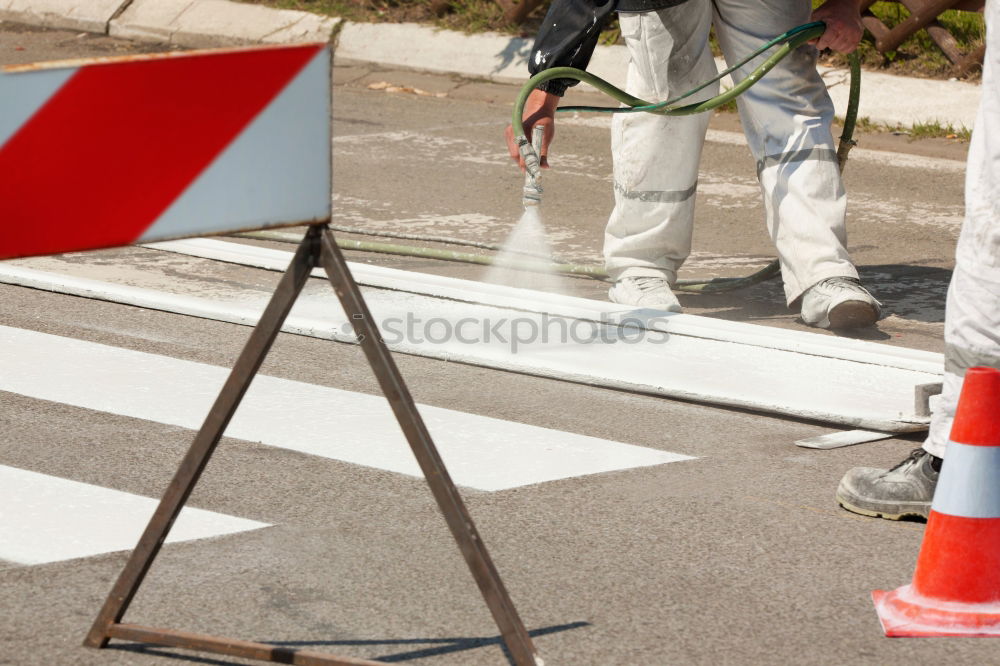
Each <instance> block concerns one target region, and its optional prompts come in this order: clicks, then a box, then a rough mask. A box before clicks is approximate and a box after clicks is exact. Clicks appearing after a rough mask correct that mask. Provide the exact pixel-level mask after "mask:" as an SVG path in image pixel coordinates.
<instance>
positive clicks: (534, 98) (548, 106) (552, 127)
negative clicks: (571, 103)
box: [505, 90, 562, 180]
mask: <svg viewBox="0 0 1000 666" xmlns="http://www.w3.org/2000/svg"><path fill="white" fill-rule="evenodd" d="M560 99H562V98H561V97H560V96H559V95H553V94H552V93H548V92H545V91H544V90H532V91H531V94H530V95H528V99H527V101H526V102H525V103H524V115H523V117H524V134H525V136H532V135H533V132H532V130H533V129H534V128H535V126H538V127H544V134H543V135H542V145H541V150H540V151H538V152H537V154H538V156H539V158H540V159H539V162H538V163H537V164H531V163H530V162H531V153H532V151H530V150H527V149H526V146H527V143H526V141H525V143H524V144H522V145H518V142H517V138H516V137H515V136H514V129H513V127H511V126H510V125H507V130H506V132H505V135H506V137H507V152H509V153H510V158H511V159H512V160H514V161H515V162H517V163H518V165H519V166H520V167H521V171H527V173H528V175H530V176H531V177H532V178H535V179H536V180H537V178H538V175H539V172H538V170H539V168H541V169H548V168H549V144H550V143H552V138H553V137H554V136H555V135H556V118H555V116H556V107H557V106H558V105H559V100H560ZM525 157H527V158H528V163H527V164H526V163H525Z"/></svg>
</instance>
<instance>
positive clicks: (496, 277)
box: [483, 206, 560, 292]
mask: <svg viewBox="0 0 1000 666" xmlns="http://www.w3.org/2000/svg"><path fill="white" fill-rule="evenodd" d="M538 208H539V207H538V206H527V207H526V208H525V210H524V214H523V215H521V219H520V220H518V221H517V223H516V224H515V225H514V228H513V229H512V230H511V232H510V234H509V235H508V236H507V240H506V241H504V244H503V250H502V251H501V252H500V253H498V254H497V255H496V258H495V259H494V260H493V262H494V263H493V265H492V266H490V267H489V268H488V269H487V270H486V274H485V276H484V277H483V279H484V281H486V282H489V283H491V284H504V285H508V286H511V287H521V288H524V289H540V290H542V291H552V292H559V291H560V289H559V278H558V276H557V274H556V272H555V270H554V269H553V264H552V243H551V242H549V237H548V235H547V234H546V231H545V226H544V225H543V224H542V217H541V213H540V211H539V210H538ZM539 257H541V258H539ZM525 265H527V266H528V267H530V269H531V270H524V267H525Z"/></svg>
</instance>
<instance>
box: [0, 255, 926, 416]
mask: <svg viewBox="0 0 1000 666" xmlns="http://www.w3.org/2000/svg"><path fill="white" fill-rule="evenodd" d="M18 263H24V262H20V261H19V262H18ZM28 263H31V264H32V265H38V263H42V264H43V265H46V266H56V267H58V268H59V269H60V270H67V271H69V272H70V273H76V272H78V271H80V270H81V268H82V267H81V266H80V265H78V264H66V263H65V262H60V261H58V260H47V259H34V260H31V261H30V262H28ZM98 268H99V267H98ZM176 270H177V268H176V264H173V265H172V267H171V268H170V269H169V270H168V271H167V272H165V273H161V272H159V271H157V270H156V269H155V264H151V265H149V266H146V268H145V270H143V271H141V272H135V273H130V274H128V275H125V276H119V275H117V274H115V275H113V276H110V277H112V279H116V278H117V279H122V280H126V281H129V282H131V283H135V282H138V283H139V284H144V285H147V286H149V287H151V288H140V287H134V286H130V285H123V284H115V283H110V282H103V281H98V280H90V279H85V278H78V277H75V276H74V275H65V274H62V273H46V272H42V271H37V270H32V269H27V268H23V267H22V266H20V265H16V264H14V263H12V262H5V263H4V264H0V280H2V281H5V282H10V283H13V284H19V285H23V286H29V287H34V288H39V289H49V290H54V291H58V292H60V293H71V294H75V295H83V296H87V297H90V298H100V299H104V300H110V301H115V302H120V303H128V304H132V305H140V306H143V307H150V308H156V309H160V310H166V311H169V312H178V313H182V314H194V315H196V316H203V317H210V318H213V319H217V320H221V321H230V322H235V323H241V324H246V323H251V322H253V321H256V319H257V318H258V317H259V316H260V313H261V312H262V311H263V309H264V305H265V302H266V300H267V297H268V294H267V293H266V292H263V291H260V290H259V289H256V288H254V287H247V288H246V289H240V288H238V287H236V286H229V287H227V288H226V289H225V290H221V291H220V290H219V289H218V288H217V286H215V285H214V283H210V282H206V283H202V282H199V281H197V280H185V281H179V280H178V279H177V277H176ZM186 271H187V273H188V274H196V273H197V272H198V265H197V264H196V263H195V264H192V265H191V266H190V267H188V268H187V269H186ZM471 284H474V283H471ZM520 291H522V292H526V290H520ZM526 293H531V292H526ZM366 297H367V300H368V303H369V307H370V308H371V310H372V311H373V313H374V316H375V317H376V319H377V323H378V325H379V326H380V328H381V331H382V333H383V336H384V338H385V340H386V342H387V343H388V345H389V347H390V348H391V349H393V350H394V351H398V352H403V353H409V354H416V355H419V356H426V357H430V358H440V359H445V360H449V361H458V362H463V363H470V364H474V365H481V366H485V367H490V368H501V369H505V370H511V371H514V372H523V373H525V374H532V375H537V376H541V377H552V378H555V379H561V380H565V381H572V382H579V383H583V384H590V385H595V386H606V387H611V388H618V389H622V390H627V391H634V392H640V393H647V394H653V395H663V396H669V397H678V398H682V399H686V400H692V401H697V402H707V403H711V404H720V405H729V406H734V407H741V408H748V409H756V410H762V411H768V412H776V413H779V414H787V415H791V416H794V417H798V418H807V419H811V420H818V421H825V422H829V423H836V424H840V425H846V426H850V427H853V428H864V429H869V430H883V431H886V432H910V431H914V430H924V429H926V428H927V423H928V417H926V416H922V415H916V414H914V398H913V395H914V387H915V386H916V385H919V384H927V383H931V382H934V381H940V367H941V366H940V365H937V366H936V367H937V368H938V370H937V371H936V372H933V373H932V372H924V371H921V370H918V369H913V368H900V367H893V366H892V365H888V364H885V363H880V362H878V361H877V357H878V355H876V356H875V357H874V358H869V360H845V359H838V358H830V357H827V356H823V355H820V354H808V353H798V352H791V351H788V350H784V349H774V348H770V347H762V346H756V345H755V344H750V343H748V342H733V341H728V340H716V339H711V338H707V337H702V336H700V335H697V334H681V333H678V332H677V331H676V330H674V329H673V328H672V326H673V324H672V322H673V321H675V317H677V318H684V317H687V319H686V320H684V319H682V321H690V320H691V319H695V320H699V319H700V320H704V321H711V320H708V319H707V318H704V317H690V316H689V315H675V316H674V317H671V316H669V315H667V316H664V313H662V312H659V311H650V310H634V311H619V312H615V313H612V314H613V316H610V317H607V318H605V319H604V321H601V320H599V319H596V318H595V317H594V316H592V315H588V316H587V317H588V318H574V317H571V316H563V315H560V316H553V315H549V314H547V313H544V312H543V313H538V312H534V311H531V310H530V309H527V310H515V309H512V308H510V307H495V306H489V305H481V304H476V303H463V302H458V301H454V300H448V299H445V298H436V297H430V296H424V295H420V294H413V293H407V292H404V291H388V290H384V289H367V290H366ZM570 300H579V301H583V302H584V303H593V304H595V306H594V307H595V308H596V307H605V304H603V303H601V302H598V301H586V300H584V299H570ZM610 307H614V306H613V305H612V306H610ZM742 326H749V325H745V324H744V325H742ZM660 328H663V329H664V330H660ZM696 328H698V327H696ZM749 328H757V329H758V330H760V331H762V334H761V335H767V334H770V333H771V332H772V331H774V332H775V334H776V336H778V335H779V333H780V332H779V331H776V330H775V329H771V328H765V327H753V326H749ZM283 330H284V331H287V332H291V333H298V334H302V335H309V336H312V337H318V338H324V339H332V340H337V341H340V342H355V338H354V334H353V330H352V328H351V322H350V321H349V320H348V319H347V317H346V315H345V314H344V312H343V310H342V309H341V307H340V304H339V303H338V302H337V299H336V298H335V297H334V296H333V293H332V289H330V286H329V284H326V283H325V281H324V282H320V281H318V280H316V281H314V282H312V283H311V284H310V285H307V286H306V289H305V290H304V292H303V294H302V296H301V297H300V298H299V300H298V301H297V303H296V305H295V307H294V308H293V309H292V312H291V315H290V316H289V318H288V319H287V320H286V323H285V326H284V327H283ZM706 330H708V331H709V332H710V329H706ZM802 335H807V336H810V335H811V336H812V337H813V338H818V339H820V340H832V339H833V338H830V337H828V336H817V335H815V334H808V333H806V334H802ZM874 347H876V348H877V347H879V345H874ZM886 349H893V348H890V347H886ZM887 358H888V359H889V360H893V357H892V356H891V355H889V356H888V357H887ZM896 360H898V359H896ZM902 360H903V361H906V359H902ZM900 364H901V365H904V364H905V363H900Z"/></svg>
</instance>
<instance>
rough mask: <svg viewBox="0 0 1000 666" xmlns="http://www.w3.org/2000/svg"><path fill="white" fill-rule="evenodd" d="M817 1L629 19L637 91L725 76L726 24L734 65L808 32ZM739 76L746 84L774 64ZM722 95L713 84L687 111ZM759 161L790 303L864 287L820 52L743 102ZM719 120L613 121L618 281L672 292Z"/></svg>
mask: <svg viewBox="0 0 1000 666" xmlns="http://www.w3.org/2000/svg"><path fill="white" fill-rule="evenodd" d="M811 11H812V6H811V3H810V2H809V0H742V1H741V0H689V1H688V2H685V3H683V4H681V5H678V6H677V7H672V8H668V9H664V10H661V11H655V12H642V13H622V14H620V15H619V20H620V25H621V32H622V36H623V38H624V39H625V43H626V45H627V46H628V49H629V56H630V62H629V68H628V80H627V89H628V92H630V93H632V94H633V95H635V96H637V97H640V98H642V99H646V100H648V101H651V102H660V101H664V100H666V99H669V98H671V97H673V96H675V95H677V94H678V93H681V92H684V91H686V90H688V89H690V88H692V87H694V86H695V85H696V84H699V83H702V82H703V81H705V80H707V79H710V78H712V77H713V76H715V74H716V73H717V70H716V67H715V63H714V60H713V58H712V54H711V51H710V49H709V44H708V35H709V29H710V28H711V26H712V24H713V23H714V25H715V30H716V34H717V36H718V40H719V44H720V45H721V47H722V50H723V53H724V55H725V57H726V60H727V61H728V62H729V63H731V64H732V63H735V62H737V61H738V60H739V59H741V58H743V57H745V56H746V55H748V54H749V53H751V52H752V51H753V50H754V49H755V48H757V47H759V46H760V45H761V44H763V43H764V42H766V41H768V40H769V39H772V38H774V37H776V36H777V35H780V34H781V33H783V32H785V31H787V30H789V29H790V28H793V27H795V26H797V25H801V24H803V23H808V22H809V17H810V14H811ZM767 55H769V54H765V55H764V56H761V57H758V58H757V59H755V60H754V61H751V62H750V63H748V64H747V65H745V66H744V67H742V68H741V69H740V70H739V71H737V72H734V75H733V77H734V79H735V80H737V81H740V80H742V79H743V78H744V77H745V76H746V75H747V74H748V73H749V72H750V71H752V70H753V69H754V68H755V67H756V66H757V65H759V64H760V63H761V62H762V61H763V60H764V59H765V57H766V56H767ZM717 93H718V86H717V85H716V86H710V87H709V88H708V89H706V90H704V91H702V92H701V93H699V94H697V95H695V96H693V97H691V98H689V99H688V100H686V101H699V100H702V99H707V98H709V97H712V96H714V95H715V94H717ZM737 103H738V105H739V111H740V118H741V120H742V123H743V128H744V132H745V134H746V137H747V141H748V142H749V146H750V150H751V152H752V154H753V157H754V159H755V160H756V161H757V176H758V180H759V181H760V189H761V192H762V194H763V197H764V209H765V214H766V224H767V228H768V230H769V232H770V234H771V238H772V240H773V241H774V244H775V247H776V248H777V251H778V257H779V259H780V261H781V271H782V277H783V279H784V284H785V296H786V299H787V301H788V302H789V303H791V302H792V301H794V300H795V299H796V298H798V296H800V295H801V294H802V292H803V291H805V290H806V289H808V288H809V287H811V286H812V285H813V284H815V283H817V282H819V281H820V280H823V279H824V278H828V277H834V276H847V277H857V271H856V270H855V268H854V265H853V264H852V262H851V260H850V257H849V256H848V254H847V249H846V243H847V238H846V232H845V228H844V215H845V211H846V205H847V201H846V195H845V193H844V187H843V184H842V182H841V179H840V173H839V170H838V167H837V157H836V150H835V146H834V141H833V137H832V135H831V133H830V123H831V121H832V120H833V104H832V102H831V101H830V97H829V95H828V94H827V92H826V88H825V86H824V85H823V82H822V80H821V78H820V76H819V74H818V73H817V71H816V51H815V49H814V48H813V47H811V46H804V47H801V48H799V49H798V50H797V51H796V52H794V53H792V54H790V55H789V56H788V57H787V58H785V59H784V60H782V61H781V63H780V64H778V65H777V66H776V67H775V68H774V69H773V70H772V71H771V72H769V73H768V74H767V76H765V77H764V78H763V79H761V81H759V82H758V83H757V84H755V85H754V86H753V87H751V88H750V90H749V91H747V92H746V93H744V94H743V95H741V96H740V98H739V99H738V102H737ZM708 120H709V114H707V113H702V114H697V115H693V116H678V117H667V116H658V115H653V114H647V113H632V114H616V115H615V118H614V121H613V123H612V135H611V145H612V153H613V157H614V189H615V208H614V211H613V212H612V214H611V218H610V220H609V221H608V226H607V229H606V232H605V245H604V253H605V261H606V263H607V268H608V272H609V273H610V275H611V277H613V278H615V279H618V278H622V277H635V276H643V275H651V276H663V277H666V278H667V280H669V281H670V282H671V283H673V282H674V280H675V279H676V277H677V269H678V268H679V267H680V265H681V264H682V263H683V262H684V260H685V259H686V258H687V256H688V254H689V253H690V251H691V233H692V224H693V220H694V199H695V189H696V185H697V180H698V163H699V161H700V159H701V149H702V144H703V143H704V140H705V132H706V130H707V129H708Z"/></svg>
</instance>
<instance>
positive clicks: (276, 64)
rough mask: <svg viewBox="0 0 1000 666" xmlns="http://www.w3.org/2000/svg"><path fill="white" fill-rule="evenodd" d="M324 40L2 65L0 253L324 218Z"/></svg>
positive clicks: (327, 141) (327, 108) (68, 248)
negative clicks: (245, 47)
mask: <svg viewBox="0 0 1000 666" xmlns="http://www.w3.org/2000/svg"><path fill="white" fill-rule="evenodd" d="M330 145H331V144H330V52H329V49H328V48H327V46H326V45H325V44H308V45H302V46H277V47H258V48H251V49H235V50H221V51H195V52H188V53H169V54H158V55H151V56H141V57H127V58H109V59H99V60H88V61H79V62H65V63H52V64H42V65H28V66H16V67H8V68H5V69H4V70H2V71H0V259H5V258H11V257H20V256H30V255H40V254H52V253H58V252H68V251H74V250H86V249H93V248H101V247H112V246H118V245H129V244H132V243H140V242H150V241H157V240H165V239H169V238H180V237H185V236H202V235H211V234H218V233H225V232H231V231H238V230H245V229H259V228H265V227H273V226H279V225H288V224H294V223H299V222H312V221H322V220H326V219H329V217H330V189H331V183H330V180H331V173H330Z"/></svg>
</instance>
